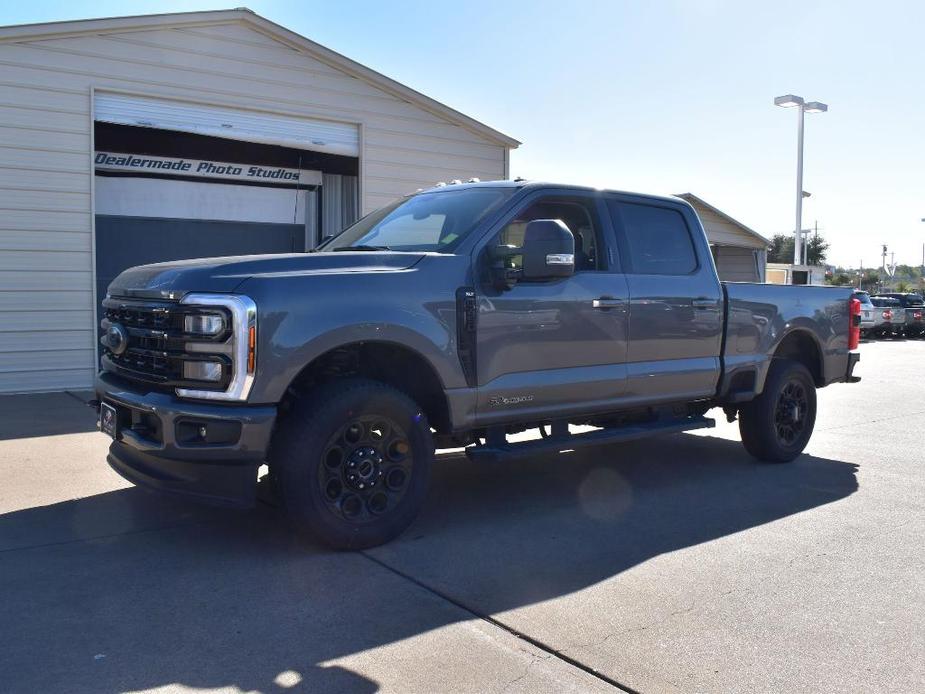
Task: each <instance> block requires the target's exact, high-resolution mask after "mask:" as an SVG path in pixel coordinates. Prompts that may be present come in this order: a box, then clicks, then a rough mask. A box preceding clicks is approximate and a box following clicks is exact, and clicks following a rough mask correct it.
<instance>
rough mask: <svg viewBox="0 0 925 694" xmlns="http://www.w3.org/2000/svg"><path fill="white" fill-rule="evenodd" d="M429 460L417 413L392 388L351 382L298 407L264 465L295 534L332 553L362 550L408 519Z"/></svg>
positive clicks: (428, 441) (421, 492) (422, 418)
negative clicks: (324, 545) (274, 483)
mask: <svg viewBox="0 0 925 694" xmlns="http://www.w3.org/2000/svg"><path fill="white" fill-rule="evenodd" d="M380 422H381V423H382V424H380ZM383 429H384V430H386V431H387V432H388V433H387V434H385V435H383V434H382V430H383ZM358 430H359V431H361V432H362V433H359V434H358V433H356V432H357V431H358ZM376 436H380V437H381V438H379V439H375V437H376ZM354 439H356V440H354ZM380 448H381V449H382V450H377V449H380ZM373 451H375V452H373ZM402 451H404V453H402ZM433 458H434V443H433V437H432V435H431V431H430V425H429V424H428V421H427V417H426V415H425V414H424V412H423V411H422V410H421V408H420V407H418V405H417V404H416V403H415V402H414V401H413V400H412V399H411V398H409V397H408V396H407V395H405V394H404V393H402V392H401V391H399V390H397V389H395V388H392V387H391V386H388V385H385V384H383V383H379V382H376V381H371V380H366V379H359V378H357V379H348V380H342V381H335V382H331V383H328V384H326V385H323V386H321V387H319V388H318V389H317V390H316V391H315V392H313V393H311V394H310V395H309V396H307V397H306V398H304V399H303V400H301V401H299V402H298V403H297V404H296V405H295V406H294V408H293V409H292V411H291V412H290V413H289V414H288V416H287V417H286V418H285V419H283V420H282V421H281V423H280V425H279V427H278V429H277V431H276V433H275V434H274V437H273V441H272V444H271V447H270V456H269V465H270V470H271V473H272V474H274V475H275V476H276V480H277V483H278V495H279V500H280V503H281V506H282V509H283V511H284V512H285V514H286V516H287V518H288V519H289V521H290V523H291V524H292V525H293V527H294V528H295V530H297V531H298V532H301V533H305V534H308V535H310V536H313V537H315V538H317V539H320V540H321V541H322V542H324V543H325V544H327V545H329V546H330V547H333V548H336V549H364V548H367V547H374V546H376V545H381V544H383V543H385V542H388V541H389V540H392V539H393V538H395V537H397V536H398V535H400V534H401V533H402V532H403V531H404V530H405V529H406V528H407V527H408V526H409V525H410V524H411V522H412V521H413V520H414V519H415V517H416V516H417V515H418V512H419V511H420V509H421V506H422V504H423V502H424V497H425V496H426V493H427V486H428V481H429V478H430V468H431V465H432V463H433ZM377 461H378V462H377ZM364 469H365V473H364V475H365V476H361V475H359V472H361V471H363V470H364ZM402 479H403V483H401V484H398V482H400V481H401V480H402ZM393 497H394V498H393ZM348 511H349V513H348Z"/></svg>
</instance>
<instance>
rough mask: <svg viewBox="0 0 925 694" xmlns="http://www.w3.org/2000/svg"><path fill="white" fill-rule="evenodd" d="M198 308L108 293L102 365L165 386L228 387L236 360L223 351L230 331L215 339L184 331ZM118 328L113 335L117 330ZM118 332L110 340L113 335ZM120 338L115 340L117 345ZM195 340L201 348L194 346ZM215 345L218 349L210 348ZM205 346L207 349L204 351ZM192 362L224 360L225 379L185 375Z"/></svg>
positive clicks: (105, 301)
mask: <svg viewBox="0 0 925 694" xmlns="http://www.w3.org/2000/svg"><path fill="white" fill-rule="evenodd" d="M197 312H198V311H197V309H195V308H193V307H186V306H183V305H181V304H177V303H170V302H139V301H131V300H125V299H119V298H111V297H107V298H106V299H105V300H104V301H103V319H102V321H101V322H100V327H101V328H102V330H103V337H102V338H101V340H100V342H101V343H102V345H103V347H102V366H103V368H104V369H106V370H107V371H112V372H114V373H117V374H118V375H120V376H122V377H124V378H128V379H130V380H134V381H141V382H144V383H148V384H153V385H155V386H162V387H164V388H165V389H167V388H175V387H189V386H195V387H197V388H203V387H206V388H210V389H215V390H224V389H225V388H226V387H227V386H228V382H229V380H230V374H231V369H230V368H228V367H230V365H231V360H230V358H229V357H228V355H227V354H222V353H223V352H227V351H228V350H226V349H223V347H224V343H225V342H226V341H227V339H228V331H227V330H226V331H225V332H224V333H223V334H221V335H217V336H215V337H213V338H209V337H204V336H201V335H195V336H193V335H189V334H187V333H185V332H184V318H185V316H187V315H190V314H194V313H197ZM113 331H114V333H113ZM113 334H114V335H115V339H111V337H109V336H110V335H113ZM114 342H115V344H113V343H114ZM191 343H195V346H196V347H198V348H199V349H196V350H195V351H192V350H190V345H191ZM210 345H211V346H212V347H214V349H212V350H210V349H209V347H210ZM203 348H204V349H203ZM189 361H210V362H215V361H219V362H221V363H222V364H223V365H224V366H225V368H223V374H224V375H223V377H222V379H221V380H220V381H218V382H215V383H212V384H207V385H205V384H203V383H202V382H200V381H190V380H188V379H185V378H184V375H183V373H184V366H183V365H184V364H185V363H186V362H189Z"/></svg>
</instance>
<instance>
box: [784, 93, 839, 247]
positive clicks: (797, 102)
mask: <svg viewBox="0 0 925 694" xmlns="http://www.w3.org/2000/svg"><path fill="white" fill-rule="evenodd" d="M774 105H775V106H782V107H784V108H793V107H794V106H796V107H797V115H798V116H799V119H798V121H797V215H796V226H794V227H793V264H794V265H802V260H803V254H802V253H801V248H800V246H801V244H802V241H803V239H802V234H801V233H800V232H801V230H802V229H803V114H804V113H825V112H826V111H828V110H829V107H828V106H827V105H826V104H823V103H821V102H819V101H808V102H807V101H804V100H803V97H802V96H795V95H793V94H786V95H784V96H778V97H776V98H775V99H774Z"/></svg>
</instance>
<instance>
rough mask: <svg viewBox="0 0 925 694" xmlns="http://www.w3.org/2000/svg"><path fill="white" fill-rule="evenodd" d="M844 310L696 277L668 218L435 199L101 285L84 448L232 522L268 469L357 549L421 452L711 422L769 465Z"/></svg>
mask: <svg viewBox="0 0 925 694" xmlns="http://www.w3.org/2000/svg"><path fill="white" fill-rule="evenodd" d="M858 309H859V304H858V302H857V300H854V299H852V298H851V288H850V287H847V288H829V287H808V286H801V287H792V286H774V285H757V284H725V283H722V282H720V281H719V279H718V278H717V274H716V269H715V267H714V264H713V260H712V256H711V253H710V247H709V245H708V243H707V238H706V236H705V234H704V231H703V228H702V226H701V224H700V221H699V220H698V218H697V216H696V214H695V212H694V210H693V209H692V208H691V206H690V205H688V204H687V203H686V202H684V201H682V200H679V199H676V198H671V197H654V196H648V195H636V194H627V193H619V192H611V191H602V190H593V189H588V188H582V187H574V186H562V185H553V184H544V183H526V182H521V181H517V182H513V181H502V182H492V183H472V184H459V185H449V186H445V187H437V188H434V189H431V190H426V191H423V192H420V193H417V194H415V195H412V196H409V197H406V198H403V199H401V200H399V201H397V202H395V203H394V204H391V205H389V206H387V207H385V208H383V209H381V210H378V211H376V212H373V213H372V214H370V215H368V216H366V217H365V218H363V219H361V220H360V221H359V222H357V223H356V224H354V225H353V226H351V227H349V228H347V229H346V230H345V231H343V232H342V233H340V234H339V235H337V236H336V237H334V238H332V239H328V240H327V241H326V242H325V243H323V244H322V246H321V247H320V248H319V249H317V251H315V252H310V253H302V254H287V255H266V256H248V257H232V258H211V259H202V260H190V261H179V262H172V263H161V264H157V265H147V266H142V267H137V268H132V269H129V270H126V271H125V272H123V273H122V274H121V275H119V276H118V277H117V278H116V279H115V280H114V281H113V283H112V284H111V285H110V287H109V290H108V295H107V297H106V299H105V301H104V304H103V312H104V318H103V320H102V325H101V327H102V330H103V336H102V338H101V342H102V344H103V349H102V354H101V362H102V370H101V371H100V374H99V377H98V380H97V383H96V390H97V393H98V402H97V405H98V407H99V410H100V420H99V421H100V428H101V429H102V431H103V432H105V433H106V434H108V435H109V436H111V437H112V438H113V441H112V444H111V446H110V449H109V455H108V462H109V463H110V465H111V466H112V467H113V468H115V470H117V471H118V472H119V473H121V474H122V475H123V476H125V477H126V478H128V479H129V480H131V481H133V482H135V483H137V484H139V485H143V486H147V487H154V488H157V489H160V490H165V491H170V492H177V493H182V494H187V495H192V496H196V497H199V498H200V499H204V500H211V501H219V502H224V503H228V504H234V505H239V506H247V505H249V504H252V503H253V502H254V500H255V495H256V493H255V488H256V486H257V473H258V466H261V465H262V464H266V465H267V466H268V469H269V475H268V477H269V479H271V480H272V482H273V484H272V487H273V488H274V489H275V490H276V493H277V495H278V497H279V498H280V500H281V506H282V507H283V509H284V510H285V512H286V514H287V515H288V516H289V518H290V519H291V520H292V522H293V523H294V525H295V526H296V527H297V528H298V529H300V530H304V531H308V532H310V533H312V534H314V535H315V536H317V537H320V538H321V539H322V540H324V541H325V542H327V543H329V544H330V545H332V546H335V547H342V548H360V547H368V546H372V545H376V544H379V543H383V542H386V541H388V540H389V539H391V538H393V537H395V536H396V535H398V534H399V533H401V532H402V530H404V529H405V528H406V527H407V526H408V525H409V524H410V523H411V521H412V520H413V519H414V517H415V515H416V514H417V512H418V509H419V508H420V506H421V504H422V500H423V499H424V496H425V492H426V488H427V484H428V476H429V472H430V467H431V465H432V462H433V460H434V451H435V448H446V447H453V446H455V447H460V446H465V447H467V448H466V452H467V454H468V455H469V457H470V458H472V459H474V460H498V459H504V458H507V457H510V456H517V455H532V454H536V453H541V452H544V451H548V452H555V451H560V450H562V449H566V448H567V449H574V448H577V447H579V446H583V445H589V444H595V445H597V444H602V443H608V442H617V441H625V440H629V439H636V438H640V437H643V436H650V435H656V434H667V433H673V432H680V431H685V430H690V429H697V428H701V427H708V426H712V425H713V424H714V421H713V420H711V419H708V418H706V417H705V416H704V415H705V414H706V413H707V411H708V410H710V409H711V408H717V407H719V408H722V409H723V410H724V412H725V414H726V416H727V417H728V418H729V419H730V421H732V419H733V418H735V417H738V420H739V428H740V431H741V435H742V441H743V443H744V444H745V448H746V449H747V450H748V452H749V453H751V454H752V455H753V456H754V457H756V458H758V459H760V460H764V461H773V462H784V461H789V460H793V459H794V458H795V457H796V456H798V455H799V454H800V452H801V451H802V450H803V448H804V447H805V446H806V444H807V441H808V440H809V437H810V435H811V433H812V430H813V424H814V420H815V415H816V389H817V388H821V387H823V386H826V385H828V384H830V383H833V382H836V381H854V380H858V379H857V377H855V376H853V375H852V372H853V369H854V366H855V364H856V362H857V361H858V354H857V352H856V351H854V350H855V348H856V347H857V342H858V331H859V318H860V316H859V315H858ZM570 425H585V427H584V428H580V429H579V427H575V429H579V431H577V432H576V431H575V430H574V429H570V428H569V427H570ZM588 427H591V428H588ZM527 429H539V432H540V433H541V434H542V436H540V437H538V438H535V439H534V440H528V441H525V442H511V441H509V440H508V436H509V435H511V434H513V433H516V432H521V431H524V430H527Z"/></svg>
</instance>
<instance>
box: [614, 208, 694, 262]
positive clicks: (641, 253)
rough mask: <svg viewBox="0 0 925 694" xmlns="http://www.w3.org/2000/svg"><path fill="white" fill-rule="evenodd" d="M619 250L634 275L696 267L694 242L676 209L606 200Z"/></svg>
mask: <svg viewBox="0 0 925 694" xmlns="http://www.w3.org/2000/svg"><path fill="white" fill-rule="evenodd" d="M607 206H608V208H609V209H610V214H611V216H612V217H613V223H614V228H615V229H617V234H618V236H619V237H620V240H621V242H622V244H623V245H624V246H625V248H623V247H622V246H621V251H623V253H624V254H625V255H626V257H627V259H628V260H629V265H630V272H632V273H633V274H636V275H689V274H691V273H692V272H694V271H695V270H696V269H697V267H698V264H697V253H696V251H695V250H694V241H693V239H692V238H691V234H690V230H689V229H688V228H687V223H686V222H685V221H684V217H683V216H682V215H681V213H680V212H678V211H677V210H673V209H670V208H667V207H657V206H655V205H639V204H634V203H624V202H620V201H617V200H608V202H607Z"/></svg>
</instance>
